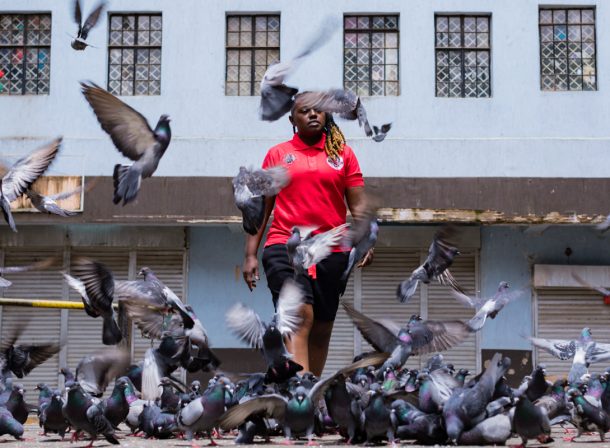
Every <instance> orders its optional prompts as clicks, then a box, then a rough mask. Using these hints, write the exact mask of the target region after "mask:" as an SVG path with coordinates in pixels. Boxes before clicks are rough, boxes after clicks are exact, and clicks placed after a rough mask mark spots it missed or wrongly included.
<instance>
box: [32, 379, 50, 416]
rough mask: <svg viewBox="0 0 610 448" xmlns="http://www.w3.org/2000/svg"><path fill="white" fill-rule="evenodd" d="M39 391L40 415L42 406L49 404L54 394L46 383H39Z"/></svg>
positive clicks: (37, 388)
mask: <svg viewBox="0 0 610 448" xmlns="http://www.w3.org/2000/svg"><path fill="white" fill-rule="evenodd" d="M35 389H36V390H37V391H38V406H37V408H38V415H40V410H41V408H42V406H44V405H45V404H48V403H49V401H51V397H52V396H53V391H52V390H51V388H50V387H49V386H48V385H47V384H45V383H38V384H37V385H36V387H35Z"/></svg>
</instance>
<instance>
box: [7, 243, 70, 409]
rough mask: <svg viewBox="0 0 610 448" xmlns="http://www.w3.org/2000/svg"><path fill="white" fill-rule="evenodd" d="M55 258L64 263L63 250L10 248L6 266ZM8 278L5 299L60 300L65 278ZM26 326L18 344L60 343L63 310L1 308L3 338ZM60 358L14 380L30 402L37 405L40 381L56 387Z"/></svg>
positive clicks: (45, 274) (35, 274) (53, 273)
mask: <svg viewBox="0 0 610 448" xmlns="http://www.w3.org/2000/svg"><path fill="white" fill-rule="evenodd" d="M50 256H55V257H58V259H59V260H62V258H63V254H62V251H61V250H32V249H22V248H19V249H7V250H6V251H5V258H4V265H5V266H23V265H27V264H31V263H33V262H35V261H40V260H42V259H44V258H46V257H50ZM6 278H7V279H9V280H10V281H12V282H13V285H12V286H11V287H10V288H8V289H5V290H4V291H3V296H4V297H15V298H23V299H54V300H61V298H62V288H63V277H62V276H61V275H60V274H59V273H58V272H57V270H47V271H30V272H23V273H18V274H7V275H6ZM24 325H27V326H26V327H25V330H24V331H23V333H22V335H21V338H20V339H19V340H18V343H22V344H28V343H49V342H56V343H58V342H59V340H60V331H61V311H60V310H54V309H45V308H36V309H35V308H26V307H8V306H5V307H3V309H2V339H3V340H4V338H6V337H8V336H9V335H10V334H12V333H13V331H14V330H15V329H16V328H17V327H21V326H24ZM58 371H59V357H58V355H55V356H53V357H52V358H51V359H49V360H48V361H47V362H45V363H44V364H42V365H41V366H39V367H37V368H36V369H34V370H33V371H32V372H31V373H30V375H28V376H27V377H25V378H23V379H21V380H17V379H15V381H20V382H22V383H23V384H24V386H25V388H26V391H27V394H26V397H27V400H28V401H29V402H34V403H35V402H36V400H37V398H38V393H37V391H36V390H35V389H34V387H35V386H36V384H38V383H40V382H44V383H47V384H48V385H49V386H50V387H53V388H55V387H57V379H58Z"/></svg>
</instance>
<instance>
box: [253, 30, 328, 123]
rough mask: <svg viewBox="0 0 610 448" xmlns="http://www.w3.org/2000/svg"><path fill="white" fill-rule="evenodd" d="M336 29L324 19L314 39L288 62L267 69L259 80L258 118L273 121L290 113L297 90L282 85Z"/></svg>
mask: <svg viewBox="0 0 610 448" xmlns="http://www.w3.org/2000/svg"><path fill="white" fill-rule="evenodd" d="M337 29H338V26H337V23H336V20H334V19H332V18H328V19H326V20H325V21H324V22H323V24H322V27H321V28H320V30H319V31H318V32H317V33H316V35H315V36H314V38H313V39H312V40H310V41H309V42H308V43H307V45H305V46H304V48H303V49H302V50H301V51H300V52H299V53H297V55H296V56H295V57H294V58H293V59H292V60H290V61H289V62H278V63H276V64H272V65H270V66H269V67H268V68H267V71H266V72H265V74H264V75H263V79H262V80H261V85H260V91H261V103H260V117H261V119H262V120H265V121H275V120H277V119H278V118H281V117H282V116H284V115H285V114H286V113H288V112H290V110H291V109H292V106H293V105H294V95H295V94H296V93H297V92H298V91H299V90H298V89H297V88H294V87H289V86H287V85H285V84H284V80H285V79H286V78H287V77H289V76H290V75H291V74H292V73H294V71H295V70H296V68H297V67H298V66H299V64H300V63H301V62H303V60H304V59H305V57H307V56H309V55H310V54H311V53H313V52H314V51H316V50H317V49H319V48H320V47H322V46H323V45H324V44H325V43H326V42H328V40H329V38H330V36H331V35H332V34H333V33H334V32H335V31H336V30H337Z"/></svg>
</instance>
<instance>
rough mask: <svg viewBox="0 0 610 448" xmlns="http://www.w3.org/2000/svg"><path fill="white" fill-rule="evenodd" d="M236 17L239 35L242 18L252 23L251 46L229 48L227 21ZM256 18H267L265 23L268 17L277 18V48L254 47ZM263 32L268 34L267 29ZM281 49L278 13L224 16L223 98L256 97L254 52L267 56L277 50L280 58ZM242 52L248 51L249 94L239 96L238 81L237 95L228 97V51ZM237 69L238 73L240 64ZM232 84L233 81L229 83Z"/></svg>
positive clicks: (279, 15)
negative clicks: (260, 52)
mask: <svg viewBox="0 0 610 448" xmlns="http://www.w3.org/2000/svg"><path fill="white" fill-rule="evenodd" d="M234 17H237V18H239V21H240V33H241V19H242V18H243V17H249V18H250V19H251V22H252V24H251V25H252V28H251V29H252V41H251V45H250V46H249V47H241V46H229V19H231V18H234ZM257 17H267V21H268V20H269V18H270V17H277V20H278V23H279V28H278V31H277V33H278V45H277V47H269V46H265V47H262V46H261V47H257V46H255V39H256V18H257ZM265 32H266V33H268V32H269V30H268V28H267V29H265ZM281 48H282V15H281V13H279V12H257V13H252V12H230V13H229V12H227V13H226V14H225V52H224V53H225V64H224V65H225V85H224V91H225V96H243V97H252V96H254V97H255V96H258V94H257V93H256V83H257V81H256V64H255V62H256V61H255V55H256V50H264V51H265V52H267V55H268V54H269V53H268V52H269V51H272V50H277V52H278V56H280V57H281ZM243 50H248V51H250V94H249V95H240V94H239V85H240V82H241V81H240V80H239V79H238V81H237V95H229V94H227V85H228V83H229V79H228V77H229V70H228V69H229V65H228V54H229V51H237V52H238V54H239V53H240V52H241V51H243ZM237 67H238V72H239V68H240V67H241V63H238V65H237ZM231 82H234V81H231Z"/></svg>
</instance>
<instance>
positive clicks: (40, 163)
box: [0, 137, 62, 232]
mask: <svg viewBox="0 0 610 448" xmlns="http://www.w3.org/2000/svg"><path fill="white" fill-rule="evenodd" d="M61 141H62V138H61V137H60V138H57V139H55V140H53V141H52V142H51V143H49V144H47V145H45V146H42V147H41V148H39V149H37V150H36V151H34V152H32V153H30V154H28V155H27V156H25V157H22V158H20V159H19V160H17V162H15V163H14V164H13V166H12V167H11V168H10V169H9V170H8V171H7V172H6V173H5V174H4V176H3V177H2V179H0V208H2V213H3V215H4V219H5V220H6V222H7V223H8V225H9V226H10V228H11V229H12V230H13V231H14V232H16V231H17V227H16V226H15V221H14V220H13V215H12V214H11V202H13V201H14V200H16V199H18V198H20V197H21V196H22V195H23V194H24V193H25V192H26V191H27V190H28V189H29V188H30V187H31V186H32V184H33V183H34V182H36V180H37V179H38V178H39V177H40V176H42V174H43V173H44V172H45V171H46V170H47V168H48V167H49V165H51V162H53V160H54V159H55V156H57V153H58V151H59V148H60V147H61Z"/></svg>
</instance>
